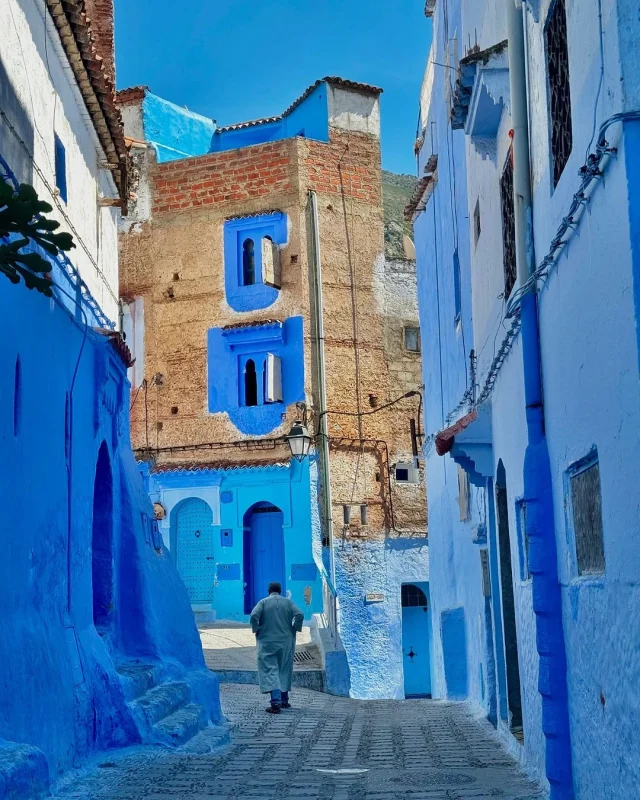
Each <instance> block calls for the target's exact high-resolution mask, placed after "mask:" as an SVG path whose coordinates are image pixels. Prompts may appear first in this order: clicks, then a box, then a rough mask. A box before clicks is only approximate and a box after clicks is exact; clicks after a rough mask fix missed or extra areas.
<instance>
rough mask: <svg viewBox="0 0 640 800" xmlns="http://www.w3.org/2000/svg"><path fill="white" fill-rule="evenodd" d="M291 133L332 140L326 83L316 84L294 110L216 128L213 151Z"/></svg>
mask: <svg viewBox="0 0 640 800" xmlns="http://www.w3.org/2000/svg"><path fill="white" fill-rule="evenodd" d="M292 136H305V137H306V138H307V139H318V140H319V141H322V142H327V141H329V108H328V103H327V84H326V83H321V84H320V85H319V86H317V87H316V88H315V89H314V90H313V92H311V94H309V95H308V96H307V97H306V98H305V99H304V100H303V101H302V102H301V103H300V104H299V105H298V106H296V108H294V109H293V111H291V112H290V113H289V114H287V115H286V116H284V117H282V118H281V119H279V120H277V121H275V122H262V123H260V124H258V125H251V126H250V127H246V128H238V129H236V130H226V131H225V130H222V131H216V133H215V135H214V137H213V141H212V144H211V151H212V152H219V151H221V150H236V149H238V148H240V147H250V146H251V145H254V144H263V143H264V142H275V141H279V140H280V139H289V138H291V137H292Z"/></svg>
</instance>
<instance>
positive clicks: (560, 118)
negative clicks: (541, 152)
mask: <svg viewBox="0 0 640 800" xmlns="http://www.w3.org/2000/svg"><path fill="white" fill-rule="evenodd" d="M544 36H545V45H546V55H547V76H548V81H549V112H550V115H551V119H550V124H551V161H552V169H553V186H554V188H555V187H556V186H557V184H558V181H559V180H560V176H561V175H562V172H563V170H564V168H565V166H566V163H567V161H568V160H569V155H570V154H571V148H572V147H573V129H572V125H571V89H570V85H569V52H568V49H567V13H566V8H565V0H555V3H554V4H553V8H552V9H551V13H550V15H549V19H548V21H547V24H546V26H545V30H544Z"/></svg>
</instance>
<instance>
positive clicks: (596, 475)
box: [571, 462, 604, 575]
mask: <svg viewBox="0 0 640 800" xmlns="http://www.w3.org/2000/svg"><path fill="white" fill-rule="evenodd" d="M571 504H572V506H573V528H574V532H575V537H576V556H577V561H578V574H579V575H584V574H593V573H602V572H604V541H603V536H602V503H601V494H600V466H599V464H598V462H596V463H595V464H591V465H590V466H588V467H587V468H586V469H584V470H582V471H581V472H578V473H577V474H576V475H573V476H572V477H571Z"/></svg>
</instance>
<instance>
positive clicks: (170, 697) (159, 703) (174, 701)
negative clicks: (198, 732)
mask: <svg viewBox="0 0 640 800" xmlns="http://www.w3.org/2000/svg"><path fill="white" fill-rule="evenodd" d="M189 700H190V692H189V686H188V685H187V684H186V683H183V682H182V681H175V682H173V683H163V684H162V685H161V686H156V687H155V688H153V689H150V690H149V691H148V692H146V693H145V694H143V695H142V697H138V698H137V699H136V700H133V701H132V702H131V703H130V704H129V706H130V708H131V710H132V712H133V715H134V717H135V718H136V719H138V720H142V721H144V722H146V723H147V725H155V723H156V722H160V720H161V719H164V718H165V717H167V716H169V714H173V712H174V711H177V710H178V709H179V708H181V707H182V706H184V705H186V704H187V703H188V702H189Z"/></svg>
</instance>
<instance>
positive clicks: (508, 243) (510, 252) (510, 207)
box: [500, 149, 516, 300]
mask: <svg viewBox="0 0 640 800" xmlns="http://www.w3.org/2000/svg"><path fill="white" fill-rule="evenodd" d="M500 201H501V204H502V260H503V264H504V297H505V300H506V299H507V298H508V297H509V295H510V294H511V290H512V289H513V287H514V285H515V282H516V215H515V206H514V202H513V159H512V151H511V149H509V154H508V156H507V160H506V162H505V165H504V169H503V170H502V178H501V179H500Z"/></svg>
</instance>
